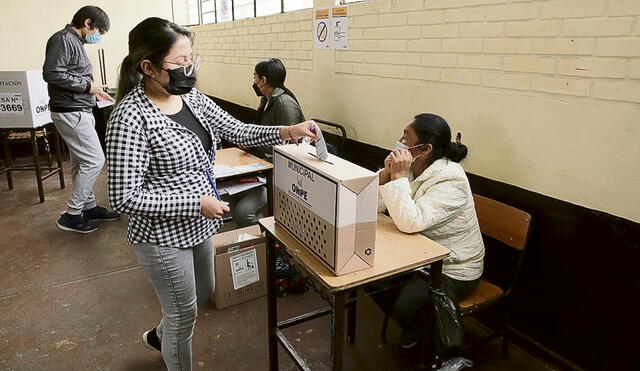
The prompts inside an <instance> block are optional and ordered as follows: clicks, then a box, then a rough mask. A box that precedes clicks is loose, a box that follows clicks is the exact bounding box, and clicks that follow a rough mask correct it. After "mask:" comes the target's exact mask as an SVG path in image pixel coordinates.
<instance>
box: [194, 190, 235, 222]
mask: <svg viewBox="0 0 640 371" xmlns="http://www.w3.org/2000/svg"><path fill="white" fill-rule="evenodd" d="M229 210H231V209H229V203H228V202H224V201H220V200H218V199H217V198H215V197H213V196H208V195H201V196H200V213H201V214H202V216H204V217H205V218H207V219H218V218H222V215H224V213H225V212H228V211H229Z"/></svg>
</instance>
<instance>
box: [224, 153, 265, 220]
mask: <svg viewBox="0 0 640 371" xmlns="http://www.w3.org/2000/svg"><path fill="white" fill-rule="evenodd" d="M215 165H216V166H220V165H227V166H230V167H232V168H233V167H236V166H243V165H256V166H255V167H254V168H252V169H246V170H242V171H236V172H233V173H226V174H223V175H217V174H214V177H215V178H216V182H218V181H223V180H229V179H236V178H242V177H246V176H258V175H260V176H264V177H265V178H266V179H267V184H266V186H267V213H268V215H273V164H272V163H270V162H269V161H265V160H262V159H260V158H258V157H256V156H254V155H252V154H249V153H247V152H245V151H243V150H241V149H240V148H235V147H234V148H225V149H220V150H217V151H216V161H215Z"/></svg>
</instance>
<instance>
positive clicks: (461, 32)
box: [335, 0, 640, 103]
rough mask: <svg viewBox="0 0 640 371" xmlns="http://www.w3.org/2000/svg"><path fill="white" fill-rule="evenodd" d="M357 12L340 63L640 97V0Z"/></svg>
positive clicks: (491, 0)
mask: <svg viewBox="0 0 640 371" xmlns="http://www.w3.org/2000/svg"><path fill="white" fill-rule="evenodd" d="M350 12H351V19H350V22H351V23H350V43H349V49H350V50H348V51H338V52H336V65H335V68H336V73H340V74H356V75H373V76H378V77H384V78H395V79H398V78H401V79H409V80H419V81H420V80H422V81H437V82H441V83H446V84H450V83H454V84H470V85H478V86H485V87H491V88H500V89H513V90H529V91H532V92H541V93H549V94H552V95H569V96H581V97H589V98H591V99H595V100H601V99H602V100H615V101H622V102H630V103H640V81H639V80H638V79H639V78H640V17H639V15H640V1H639V0H551V1H550V0H530V1H513V0H511V1H510V0H440V1H439V0H427V1H423V0H394V1H374V2H372V3H366V2H365V3H359V4H355V5H353V6H351V10H350ZM391 65H393V66H392V67H390V66H391Z"/></svg>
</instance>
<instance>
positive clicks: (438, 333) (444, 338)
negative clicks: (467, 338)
mask: <svg viewBox="0 0 640 371" xmlns="http://www.w3.org/2000/svg"><path fill="white" fill-rule="evenodd" d="M432 294H433V308H434V314H435V325H434V328H433V337H434V345H435V351H436V354H437V355H438V356H440V359H449V358H451V357H453V356H456V355H458V354H459V353H461V352H462V348H463V347H464V330H463V328H462V318H461V317H460V312H459V311H458V309H457V308H456V306H455V304H453V302H452V301H451V299H449V297H448V296H447V294H446V293H445V292H444V291H443V290H442V289H437V290H432Z"/></svg>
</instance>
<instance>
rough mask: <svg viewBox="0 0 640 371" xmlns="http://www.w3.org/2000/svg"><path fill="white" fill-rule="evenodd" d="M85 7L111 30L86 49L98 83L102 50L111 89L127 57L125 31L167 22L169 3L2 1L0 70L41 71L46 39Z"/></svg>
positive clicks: (165, 0) (163, 0)
mask: <svg viewBox="0 0 640 371" xmlns="http://www.w3.org/2000/svg"><path fill="white" fill-rule="evenodd" d="M85 5H95V6H98V7H100V8H102V10H104V11H105V12H106V13H107V14H108V15H109V19H110V21H111V30H110V31H109V32H108V33H107V34H106V35H105V37H104V38H103V40H102V41H101V42H100V43H98V44H95V45H88V44H87V45H86V50H87V55H88V56H89V59H90V60H91V64H92V65H93V69H94V74H93V77H94V80H96V81H98V82H99V81H100V71H99V63H98V49H99V48H100V49H104V50H105V62H106V64H107V83H108V85H109V86H115V85H116V83H117V69H118V66H119V65H120V63H121V62H122V59H124V57H125V55H127V53H128V46H127V40H128V34H129V31H130V30H131V29H132V28H133V27H134V26H135V25H136V24H138V23H139V22H140V21H141V20H143V19H145V18H147V17H152V16H156V17H162V18H166V19H171V18H172V15H171V0H138V1H127V0H94V1H90V2H85V1H77V0H58V1H48V0H2V13H0V35H2V36H1V37H0V50H2V51H3V53H5V57H4V58H0V70H2V71H12V70H28V69H41V68H42V64H43V62H44V50H45V46H46V44H47V40H48V39H49V37H50V36H51V35H52V34H53V33H55V32H56V31H59V30H61V29H62V28H63V27H64V26H65V25H66V24H67V23H69V22H71V19H72V18H73V15H74V14H75V12H76V11H77V10H78V9H80V8H81V7H83V6H85Z"/></svg>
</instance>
